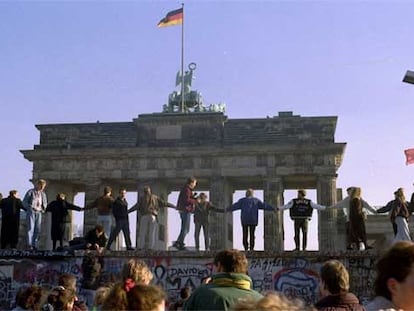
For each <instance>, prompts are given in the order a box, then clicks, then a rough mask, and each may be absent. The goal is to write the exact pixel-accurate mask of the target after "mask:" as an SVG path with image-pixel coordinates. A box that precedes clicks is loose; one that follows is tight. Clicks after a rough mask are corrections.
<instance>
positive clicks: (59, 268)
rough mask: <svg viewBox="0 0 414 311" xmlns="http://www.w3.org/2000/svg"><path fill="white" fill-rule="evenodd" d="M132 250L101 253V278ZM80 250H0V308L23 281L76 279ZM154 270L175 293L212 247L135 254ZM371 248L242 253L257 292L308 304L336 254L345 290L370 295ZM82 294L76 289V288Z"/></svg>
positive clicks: (192, 281) (208, 263)
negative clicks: (71, 253) (360, 250)
mask: <svg viewBox="0 0 414 311" xmlns="http://www.w3.org/2000/svg"><path fill="white" fill-rule="evenodd" d="M135 255H136V254H135V253H134V252H131V253H128V252H120V253H119V254H113V255H112V254H109V255H105V256H104V268H103V270H104V273H103V275H102V279H103V282H110V281H114V280H115V279H117V278H118V276H119V273H120V271H121V268H122V265H123V264H124V263H125V262H126V261H127V260H128V259H129V258H137V257H138V256H135ZM82 258H83V257H82V256H56V253H53V252H49V251H39V252H37V253H36V252H26V251H21V250H1V251H0V302H1V303H0V310H1V309H4V308H6V309H7V308H10V306H11V305H12V304H13V303H14V299H15V296H16V292H17V290H18V289H19V288H20V287H21V286H24V285H30V284H39V285H42V286H45V287H53V286H55V285H56V284H57V279H58V277H59V275H60V274H61V273H65V272H66V273H71V274H73V275H75V276H76V277H77V279H78V281H79V285H80V280H81V279H82V268H81V264H82ZM139 258H141V259H142V260H144V261H145V262H146V263H147V264H148V265H149V266H150V267H151V270H152V272H153V274H154V279H153V284H158V285H160V286H162V287H163V288H164V290H165V291H166V293H167V295H168V298H169V302H174V301H176V300H177V299H178V297H179V292H180V289H181V288H183V287H185V286H191V287H193V288H195V287H198V286H199V285H200V283H201V281H202V280H203V279H204V278H205V277H208V276H211V274H212V272H213V258H214V253H205V254H203V253H200V254H192V253H190V252H185V253H175V252H174V253H171V252H160V253H159V254H157V255H156V256H147V257H146V256H145V255H144V256H139ZM377 258H378V254H377V253H376V252H375V253H357V252H355V253H354V254H350V253H347V254H346V256H345V254H344V253H339V252H336V253H332V254H327V253H323V254H322V253H319V252H305V253H293V252H285V253H281V254H280V255H279V254H277V255H266V254H265V253H259V252H257V254H251V255H250V254H248V259H249V275H250V277H251V278H252V280H253V287H254V289H256V290H257V291H259V292H262V293H264V292H266V291H273V290H275V291H279V292H282V293H284V294H285V295H286V296H288V297H298V298H301V299H303V300H304V301H305V302H306V303H308V304H312V303H314V302H316V301H317V300H318V290H319V289H318V284H319V277H318V273H319V269H320V266H321V265H322V264H323V262H324V261H326V260H328V259H338V260H340V261H342V262H343V263H344V264H345V266H346V267H347V268H348V270H349V273H350V282H351V291H352V292H354V293H355V294H356V295H357V296H358V297H359V298H360V300H361V301H362V302H366V301H368V300H370V299H371V297H372V295H373V292H372V290H373V280H374V277H375V260H376V259H377ZM80 296H82V292H80Z"/></svg>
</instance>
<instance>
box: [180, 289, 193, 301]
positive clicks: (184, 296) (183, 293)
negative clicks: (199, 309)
mask: <svg viewBox="0 0 414 311" xmlns="http://www.w3.org/2000/svg"><path fill="white" fill-rule="evenodd" d="M191 292H192V289H191V287H190V286H185V287H183V288H181V290H180V298H181V299H183V300H185V299H188V297H190V296H191Z"/></svg>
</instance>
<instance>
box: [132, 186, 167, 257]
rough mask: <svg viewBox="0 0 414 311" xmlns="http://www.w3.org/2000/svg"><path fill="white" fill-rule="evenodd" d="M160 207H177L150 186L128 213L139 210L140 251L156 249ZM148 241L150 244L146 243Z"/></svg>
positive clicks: (145, 187) (146, 187)
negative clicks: (153, 191) (154, 191)
mask: <svg viewBox="0 0 414 311" xmlns="http://www.w3.org/2000/svg"><path fill="white" fill-rule="evenodd" d="M160 207H173V208H175V206H174V205H173V204H171V203H168V202H166V201H164V200H163V199H161V198H160V197H159V196H157V195H155V194H153V193H152V191H151V187H150V186H144V195H142V196H139V199H138V203H137V204H135V206H133V207H132V208H131V209H130V210H129V211H128V212H129V213H131V212H133V211H135V210H138V214H139V216H138V219H139V233H138V248H139V249H151V250H154V249H155V242H156V238H157V237H156V234H157V228H158V212H159V210H160ZM146 241H148V243H145V242H146Z"/></svg>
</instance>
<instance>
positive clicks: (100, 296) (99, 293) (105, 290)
mask: <svg viewBox="0 0 414 311" xmlns="http://www.w3.org/2000/svg"><path fill="white" fill-rule="evenodd" d="M110 291H111V287H110V286H101V287H98V288H97V289H96V292H95V297H94V299H93V305H94V307H96V308H100V307H102V306H103V304H104V302H105V299H106V297H108V294H109V292H110Z"/></svg>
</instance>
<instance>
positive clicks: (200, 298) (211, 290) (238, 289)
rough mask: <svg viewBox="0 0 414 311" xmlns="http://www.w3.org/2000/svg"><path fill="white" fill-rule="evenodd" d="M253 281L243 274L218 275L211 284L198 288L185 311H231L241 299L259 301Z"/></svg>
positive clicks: (259, 296)
mask: <svg viewBox="0 0 414 311" xmlns="http://www.w3.org/2000/svg"><path fill="white" fill-rule="evenodd" d="M262 297H263V296H262V295H261V294H260V293H258V292H256V291H255V290H253V289H252V280H251V278H250V277H249V276H247V275H246V274H243V273H218V274H215V275H213V276H212V279H211V282H210V283H208V284H206V285H201V286H200V287H198V288H197V289H196V290H195V291H194V292H193V293H192V295H191V296H190V298H189V299H188V300H187V301H186V302H185V303H184V309H183V310H209V311H210V310H229V309H230V307H232V306H233V305H234V304H236V303H237V302H239V301H240V300H241V299H253V300H259V299H260V298H262Z"/></svg>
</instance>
